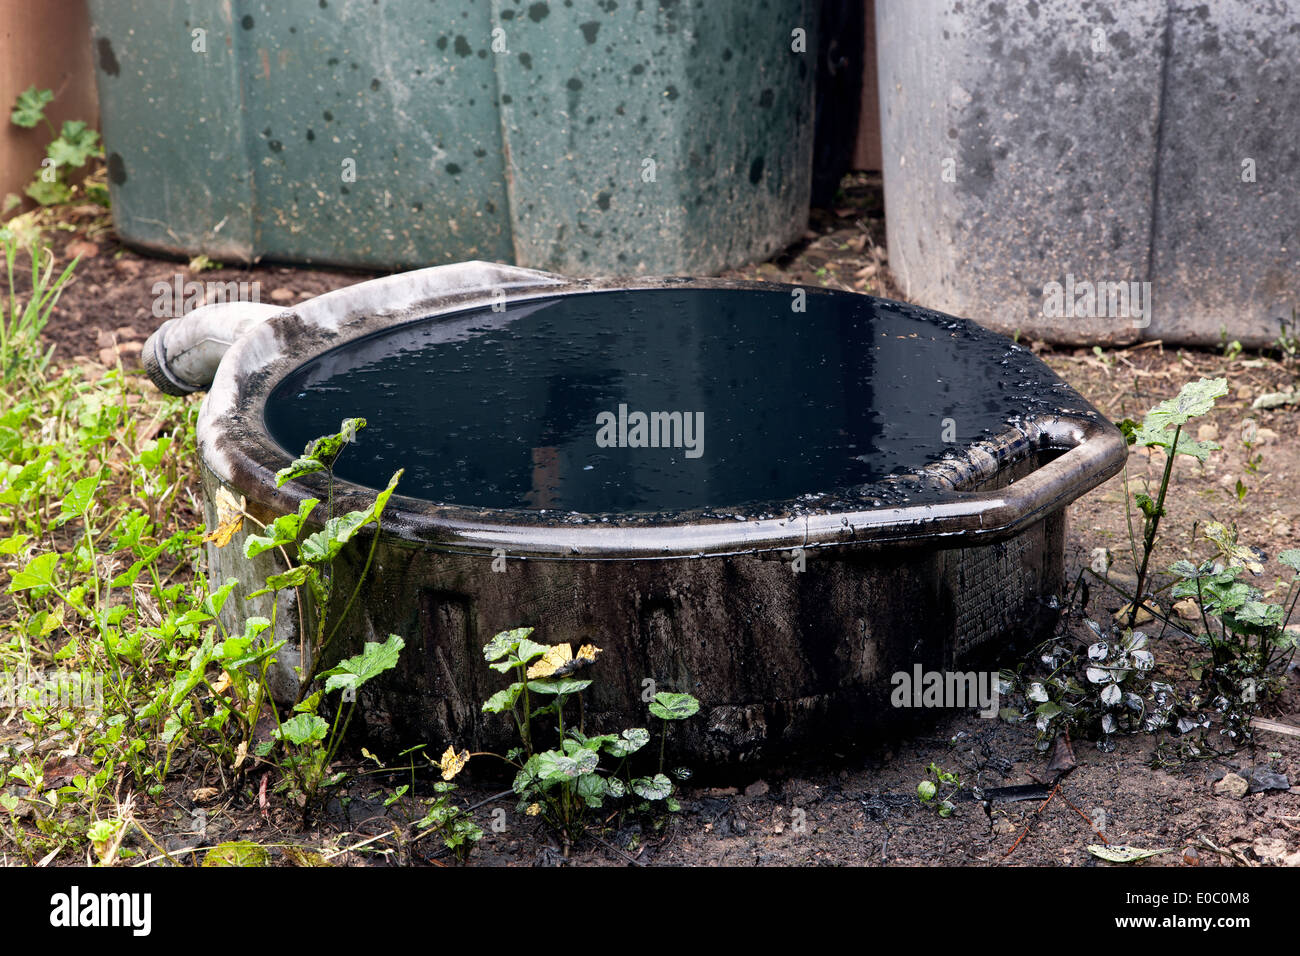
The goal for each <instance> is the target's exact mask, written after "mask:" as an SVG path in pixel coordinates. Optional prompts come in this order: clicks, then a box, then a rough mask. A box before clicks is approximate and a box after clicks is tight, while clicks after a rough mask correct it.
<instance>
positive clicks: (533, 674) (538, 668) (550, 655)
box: [528, 644, 573, 679]
mask: <svg viewBox="0 0 1300 956" xmlns="http://www.w3.org/2000/svg"><path fill="white" fill-rule="evenodd" d="M571 660H573V648H572V647H570V646H569V645H568V644H553V645H551V647H549V648H548V649H547V651H546V653H545V654H543V655H542V659H541V660H540V661H538V662H537V663H536V664H534V665H533V666H532V667H530V668H528V677H529V679H533V678H538V677H551V676H552V675H554V674H555V672H556V671H557V670H559V669H560V668H561V667H563V666H564V665H565V664H567V663H568V662H569V661H571Z"/></svg>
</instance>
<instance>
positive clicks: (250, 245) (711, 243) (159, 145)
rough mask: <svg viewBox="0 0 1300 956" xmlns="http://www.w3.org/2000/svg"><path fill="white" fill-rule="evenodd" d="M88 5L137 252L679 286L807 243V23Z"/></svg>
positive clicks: (751, 8)
mask: <svg viewBox="0 0 1300 956" xmlns="http://www.w3.org/2000/svg"><path fill="white" fill-rule="evenodd" d="M90 7H91V14H92V20H93V33H94V43H95V51H96V67H97V70H96V74H97V79H98V84H99V96H100V103H101V107H102V114H103V127H104V141H105V147H106V150H107V154H108V165H109V178H110V188H111V191H112V197H113V213H114V218H115V222H116V226H117V230H118V233H119V234H120V235H121V236H122V237H123V238H124V239H125V240H126V241H128V242H130V243H133V244H135V245H137V246H141V247H144V248H147V249H151V250H156V251H160V252H164V253H169V254H182V255H193V254H196V253H200V252H201V253H206V254H207V255H209V256H211V257H212V258H214V259H217V260H220V261H252V260H256V259H259V258H268V259H278V260H284V261H292V262H312V263H330V264H336V265H350V266H361V267H377V268H397V267H407V266H416V265H430V264H438V263H443V262H448V261H453V260H463V259H471V258H481V259H495V260H504V261H513V262H516V263H518V264H520V265H526V266H534V267H541V268H547V269H551V270H555V271H560V272H582V273H584V274H594V273H604V272H617V273H620V274H628V273H637V272H649V273H683V272H690V273H697V274H698V273H709V272H716V271H720V270H722V269H724V268H727V267H729V266H733V265H738V264H740V263H743V262H746V261H751V260H755V259H761V258H765V257H767V256H769V255H771V254H772V253H773V252H775V251H776V250H778V249H780V248H781V247H782V246H783V245H785V244H786V243H788V242H789V241H790V240H792V239H793V238H795V237H797V236H798V235H799V233H800V232H801V231H802V230H803V228H804V226H805V223H806V217H807V205H808V196H809V188H810V176H811V154H812V120H813V110H812V97H813V78H814V74H815V72H816V71H815V69H814V67H815V64H814V63H812V62H810V58H811V57H812V56H814V55H815V51H816V49H817V43H816V33H815V31H816V26H817V24H816V4H815V3H814V2H812V0H708V2H707V3H706V2H703V0H689V2H688V0H601V2H591V0H574V2H572V3H564V2H560V0H556V2H551V3H547V2H528V0H491V2H488V0H437V2H434V3H430V2H428V0H419V2H417V0H383V2H382V3H378V2H372V0H316V2H311V3H309V2H306V0H303V2H296V3H270V2H254V0H231V2H227V3H221V4H217V3H212V2H210V0H175V2H172V3H167V4H159V3H157V0H91V4H90ZM806 51H813V52H806Z"/></svg>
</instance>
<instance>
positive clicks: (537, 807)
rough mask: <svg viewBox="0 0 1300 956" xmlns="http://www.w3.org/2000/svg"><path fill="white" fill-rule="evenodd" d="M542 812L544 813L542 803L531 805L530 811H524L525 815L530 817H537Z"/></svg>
mask: <svg viewBox="0 0 1300 956" xmlns="http://www.w3.org/2000/svg"><path fill="white" fill-rule="evenodd" d="M541 812H542V805H541V804H540V803H533V804H530V805H529V807H528V809H527V810H525V811H524V813H526V814H528V815H529V816H530V817H535V816H537V815H538V814H539V813H541Z"/></svg>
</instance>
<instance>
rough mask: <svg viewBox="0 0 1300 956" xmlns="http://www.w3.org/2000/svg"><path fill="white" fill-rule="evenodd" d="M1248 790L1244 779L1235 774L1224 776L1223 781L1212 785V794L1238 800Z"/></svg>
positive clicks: (1248, 787) (1248, 785)
mask: <svg viewBox="0 0 1300 956" xmlns="http://www.w3.org/2000/svg"><path fill="white" fill-rule="evenodd" d="M1249 789H1250V784H1248V783H1247V782H1246V781H1245V779H1243V778H1242V777H1239V776H1237V774H1235V773H1230V774H1225V775H1224V777H1223V779H1222V780H1220V781H1219V782H1218V783H1216V784H1215V785H1214V792H1215V793H1217V794H1218V795H1219V796H1221V797H1233V798H1235V799H1238V800H1240V799H1241V798H1242V797H1244V796H1245V795H1246V792H1247V791H1248V790H1249Z"/></svg>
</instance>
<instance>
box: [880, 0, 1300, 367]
mask: <svg viewBox="0 0 1300 956" xmlns="http://www.w3.org/2000/svg"><path fill="white" fill-rule="evenodd" d="M1297 23H1300V8H1297V5H1296V4H1295V3H1288V2H1277V3H1269V4H1264V3H1219V4H1213V3H1211V4H1206V3H1200V2H1189V0H1170V2H1168V3H1166V2H1165V0H1125V2H1122V3H1121V2H1114V0H1110V2H1100V3H1081V2H1077V0H1005V2H998V3H969V2H967V3H962V2H955V3H954V2H951V0H907V2H903V0H878V2H877V4H876V28H877V36H878V56H879V71H880V72H879V78H880V96H881V112H882V124H883V129H882V139H883V152H884V178H885V205H886V213H887V220H886V225H887V230H888V242H889V255H890V265H891V267H892V269H893V271H894V274H895V276H896V277H897V279H898V281H899V283H900V285H901V286H902V288H903V289H904V290H905V294H906V295H907V296H908V298H910V299H912V300H914V301H916V302H918V303H920V304H923V305H925V306H928V307H931V308H936V309H941V310H943V311H946V312H952V313H954V314H957V315H966V316H970V317H972V318H975V319H976V320H978V321H980V322H982V323H984V324H985V325H988V326H990V327H993V328H996V329H998V330H999V331H1003V332H1007V333H1014V332H1016V331H1017V330H1018V331H1020V332H1022V333H1024V334H1026V335H1030V336H1033V337H1036V338H1044V339H1047V340H1050V341H1057V342H1066V343H1069V342H1100V343H1107V342H1112V343H1122V342H1131V341H1137V340H1139V339H1153V338H1161V339H1164V340H1165V341H1167V342H1178V343H1200V344H1207V345H1216V344H1218V343H1219V342H1220V341H1221V338H1222V337H1223V336H1225V335H1226V337H1227V338H1228V339H1237V340H1240V341H1241V342H1243V343H1244V344H1248V345H1250V344H1253V345H1266V344H1269V343H1271V342H1273V341H1274V340H1275V339H1276V338H1277V337H1278V334H1279V331H1280V328H1281V326H1280V321H1279V320H1281V319H1287V320H1290V318H1291V316H1292V310H1293V308H1294V307H1295V305H1296V302H1297V281H1296V280H1297V276H1300V235H1297V223H1300V189H1298V188H1297V181H1298V177H1300V146H1297V144H1296V142H1295V136H1294V134H1295V132H1296V130H1297V127H1298V126H1300V81H1298V80H1297V75H1300V27H1298V26H1297Z"/></svg>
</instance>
